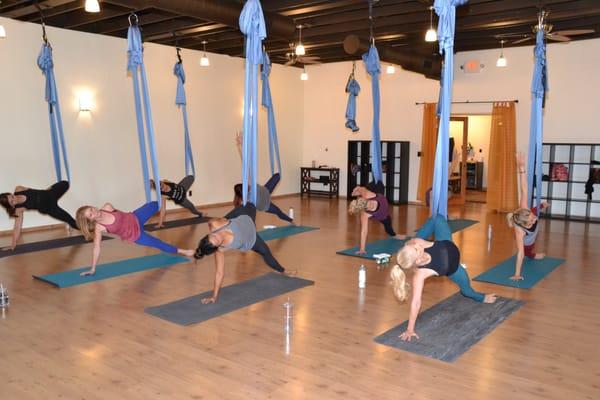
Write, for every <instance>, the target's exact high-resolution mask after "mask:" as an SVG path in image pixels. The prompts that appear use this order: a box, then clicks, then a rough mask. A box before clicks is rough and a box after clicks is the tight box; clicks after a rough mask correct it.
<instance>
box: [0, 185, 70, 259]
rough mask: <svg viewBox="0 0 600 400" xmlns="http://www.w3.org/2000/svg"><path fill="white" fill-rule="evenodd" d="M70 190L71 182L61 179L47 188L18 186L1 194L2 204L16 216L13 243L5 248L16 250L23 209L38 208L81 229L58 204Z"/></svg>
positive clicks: (43, 212) (0, 202) (9, 213)
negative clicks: (11, 191)
mask: <svg viewBox="0 0 600 400" xmlns="http://www.w3.org/2000/svg"><path fill="white" fill-rule="evenodd" d="M67 190H69V182H67V181H60V182H56V183H55V184H54V185H52V186H50V187H49V188H48V189H46V190H39V189H29V188H26V187H24V186H17V187H16V188H15V191H14V193H2V194H0V204H1V205H2V207H4V208H5V209H6V212H7V213H8V215H9V216H10V217H12V218H15V225H14V228H13V234H12V244H11V245H10V246H9V247H7V248H6V249H5V250H9V249H10V250H14V249H15V247H17V242H18V241H19V239H20V237H21V228H22V226H23V211H24V209H27V210H37V211H39V212H40V214H46V215H49V216H51V217H53V218H56V219H57V220H59V221H63V222H65V223H67V224H68V226H70V227H71V228H74V229H79V228H78V227H77V223H76V222H75V220H74V219H73V217H72V216H71V214H69V213H68V212H66V211H65V210H63V209H62V208H61V207H60V206H59V205H58V200H59V199H60V198H61V197H62V196H63V195H64V194H65V193H66V192H67Z"/></svg>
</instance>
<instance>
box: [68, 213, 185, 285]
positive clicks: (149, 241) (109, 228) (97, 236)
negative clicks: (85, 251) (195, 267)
mask: <svg viewBox="0 0 600 400" xmlns="http://www.w3.org/2000/svg"><path fill="white" fill-rule="evenodd" d="M157 211H158V203H157V202H156V201H151V202H149V203H146V204H144V205H143V206H141V207H140V208H138V209H137V210H135V211H134V212H123V211H119V210H117V209H115V208H114V207H113V206H112V204H110V203H106V204H105V205H104V206H103V207H102V208H100V209H98V208H96V207H92V206H83V207H80V208H79V209H78V210H77V225H79V227H80V229H81V233H83V236H84V237H85V238H86V239H87V240H92V239H93V240H94V249H93V253H92V268H91V269H90V270H89V271H85V272H82V273H81V275H92V274H94V273H95V272H96V264H97V263H98V258H99V257H100V243H101V242H102V233H104V232H108V233H112V234H114V235H117V236H118V237H120V238H121V240H125V241H127V242H133V243H136V244H139V245H142V246H149V247H154V248H157V249H159V250H161V251H164V252H166V253H172V254H183V255H185V256H188V257H192V256H193V255H194V250H192V249H178V248H176V247H175V246H172V245H170V244H168V243H165V242H163V241H162V240H160V239H158V238H156V237H154V236H152V235H149V234H148V233H147V232H146V231H144V224H145V223H146V221H148V219H150V217H151V216H152V215H154V214H156V212H157Z"/></svg>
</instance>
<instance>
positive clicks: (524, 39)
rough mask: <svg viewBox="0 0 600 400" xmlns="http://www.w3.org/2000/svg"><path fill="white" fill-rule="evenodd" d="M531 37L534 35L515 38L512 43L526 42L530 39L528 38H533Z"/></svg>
mask: <svg viewBox="0 0 600 400" xmlns="http://www.w3.org/2000/svg"><path fill="white" fill-rule="evenodd" d="M531 39H533V37H531V36H528V37H526V38H523V39H519V40H515V41H514V42H511V43H512V44H519V43H524V42H526V41H528V40H531Z"/></svg>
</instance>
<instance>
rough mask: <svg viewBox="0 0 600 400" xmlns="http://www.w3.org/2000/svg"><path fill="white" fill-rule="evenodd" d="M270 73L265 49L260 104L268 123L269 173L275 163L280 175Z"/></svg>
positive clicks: (273, 172)
mask: <svg viewBox="0 0 600 400" xmlns="http://www.w3.org/2000/svg"><path fill="white" fill-rule="evenodd" d="M270 74H271V60H270V59H269V55H268V54H267V52H266V51H263V59H262V71H261V74H260V75H261V79H262V82H263V86H262V105H263V107H265V108H266V109H267V114H268V125H269V162H270V164H271V175H275V163H277V172H278V173H279V174H280V175H281V159H280V158H279V140H278V139H277V126H276V125H275V110H274V109H273V99H272V97H271V85H270V84H269V75H270Z"/></svg>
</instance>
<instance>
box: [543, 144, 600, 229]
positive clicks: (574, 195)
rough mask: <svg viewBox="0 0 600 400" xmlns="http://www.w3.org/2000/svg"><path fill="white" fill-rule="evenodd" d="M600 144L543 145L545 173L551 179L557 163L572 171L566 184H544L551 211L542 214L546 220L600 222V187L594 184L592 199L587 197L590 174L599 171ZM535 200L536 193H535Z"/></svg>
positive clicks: (544, 195)
mask: <svg viewBox="0 0 600 400" xmlns="http://www.w3.org/2000/svg"><path fill="white" fill-rule="evenodd" d="M593 161H598V162H600V144H596V143H572V144H571V143H543V144H542V174H543V175H544V176H547V177H548V178H549V179H550V178H551V175H552V166H553V165H554V164H563V165H564V166H566V167H567V168H568V170H569V175H568V180H566V181H553V180H543V181H542V200H545V201H547V202H549V203H550V208H549V209H548V210H547V211H546V212H544V213H542V214H541V215H542V216H544V217H547V218H554V219H566V220H573V221H585V222H600V184H596V185H594V192H593V193H592V196H591V199H589V198H588V195H587V194H585V185H586V182H587V181H588V179H589V176H590V171H592V169H594V168H600V164H594V163H593ZM533 199H535V190H534V191H533Z"/></svg>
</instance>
